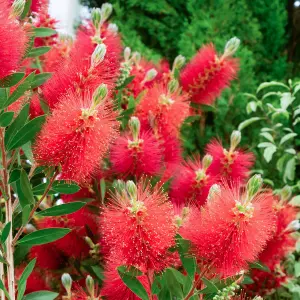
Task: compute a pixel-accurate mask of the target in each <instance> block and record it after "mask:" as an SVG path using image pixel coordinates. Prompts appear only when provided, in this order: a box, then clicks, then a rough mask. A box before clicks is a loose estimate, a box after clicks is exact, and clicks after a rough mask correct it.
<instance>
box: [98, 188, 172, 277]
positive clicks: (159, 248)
mask: <svg viewBox="0 0 300 300" xmlns="http://www.w3.org/2000/svg"><path fill="white" fill-rule="evenodd" d="M173 218H174V212H173V207H172V205H171V203H170V202H168V198H167V195H166V194H164V193H162V191H161V190H160V189H158V188H157V187H155V188H154V189H153V190H150V186H149V185H146V184H145V183H144V182H141V183H139V184H138V186H137V196H136V198H135V200H134V199H131V197H130V196H129V194H128V193H126V191H123V192H122V193H121V194H120V193H118V192H117V193H116V194H115V195H114V197H113V198H112V199H111V203H110V204H109V205H108V206H106V207H105V208H104V211H103V214H102V219H101V226H100V228H101V232H102V234H103V240H104V242H105V243H106V244H107V245H108V246H109V247H110V248H111V250H110V253H112V255H113V256H119V257H120V259H122V260H123V261H124V264H126V265H134V266H137V267H143V268H145V269H146V270H149V269H152V270H156V271H161V270H162V269H164V267H165V266H166V253H167V251H168V249H169V248H170V247H171V246H172V245H174V236H175V233H176V227H175V225H174V224H173Z"/></svg>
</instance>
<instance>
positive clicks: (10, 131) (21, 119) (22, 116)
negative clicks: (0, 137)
mask: <svg viewBox="0 0 300 300" xmlns="http://www.w3.org/2000/svg"><path fill="white" fill-rule="evenodd" d="M28 113H29V104H26V105H25V106H24V107H23V108H22V110H21V111H20V113H19V114H18V116H17V117H16V118H15V120H14V121H13V122H12V124H11V125H10V126H9V127H8V128H7V130H6V133H5V138H4V141H5V146H6V148H7V146H8V144H9V143H10V141H11V138H12V137H13V136H14V135H15V134H16V132H18V130H20V128H21V127H22V126H23V125H24V124H25V122H26V120H27V118H28Z"/></svg>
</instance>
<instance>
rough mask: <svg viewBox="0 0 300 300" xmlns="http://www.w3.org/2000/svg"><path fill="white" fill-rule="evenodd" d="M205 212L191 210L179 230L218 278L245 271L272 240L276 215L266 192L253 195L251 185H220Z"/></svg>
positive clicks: (271, 198) (269, 196) (271, 200)
mask: <svg viewBox="0 0 300 300" xmlns="http://www.w3.org/2000/svg"><path fill="white" fill-rule="evenodd" d="M220 188H221V189H220V192H217V193H214V195H213V198H211V199H210V200H209V201H208V202H207V204H206V206H204V209H203V210H202V211H201V212H200V211H195V210H194V211H193V214H192V215H191V216H190V217H189V220H188V222H186V223H185V225H184V226H183V227H182V228H181V235H182V236H183V237H184V238H186V239H189V240H190V241H191V242H192V244H193V245H194V247H195V253H196V255H197V257H198V259H203V260H204V262H205V263H206V264H207V265H208V266H211V267H212V268H213V269H215V270H216V271H217V272H218V273H220V275H221V276H224V277H226V276H231V275H234V274H236V273H238V272H240V271H241V270H243V269H246V268H247V262H253V261H255V260H256V259H257V258H258V254H259V253H260V252H261V251H262V250H263V248H264V247H265V246H266V242H267V241H268V240H269V239H270V238H271V237H272V234H273V233H274V229H275V226H274V225H275V220H276V218H275V214H274V211H273V210H272V204H273V201H274V199H273V196H272V194H271V193H269V192H260V191H258V193H256V194H254V193H253V191H254V190H253V189H252V186H250V188H249V186H248V189H247V190H245V191H241V187H240V186H239V185H237V186H234V187H229V186H228V185H227V184H223V185H222V186H221V187H220Z"/></svg>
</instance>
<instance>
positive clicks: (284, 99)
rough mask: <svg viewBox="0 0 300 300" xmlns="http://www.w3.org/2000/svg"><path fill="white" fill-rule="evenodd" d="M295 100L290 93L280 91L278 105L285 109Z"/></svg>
mask: <svg viewBox="0 0 300 300" xmlns="http://www.w3.org/2000/svg"><path fill="white" fill-rule="evenodd" d="M294 100H295V97H293V96H292V94H291V93H282V95H281V98H280V106H281V108H282V109H284V110H286V109H287V108H288V107H289V106H290V105H291V104H292V102H293V101H294Z"/></svg>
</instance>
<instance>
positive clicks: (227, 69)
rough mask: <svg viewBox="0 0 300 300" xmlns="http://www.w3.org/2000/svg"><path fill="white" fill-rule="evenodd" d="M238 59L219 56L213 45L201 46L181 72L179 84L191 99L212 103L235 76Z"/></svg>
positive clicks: (201, 102) (202, 102)
mask: <svg viewBox="0 0 300 300" xmlns="http://www.w3.org/2000/svg"><path fill="white" fill-rule="evenodd" d="M237 71H238V60H237V59H234V58H231V57H219V56H218V54H217V52H216V50H215V48H214V46H213V45H212V44H211V45H206V46H203V47H202V48H201V49H200V50H199V52H198V53H197V54H196V55H195V56H194V58H193V59H192V60H191V61H190V62H189V63H188V64H187V65H186V67H185V68H184V69H183V70H182V72H181V76H180V77H181V84H182V86H183V89H184V90H185V91H186V92H189V93H190V95H191V97H192V101H193V102H196V103H200V104H212V103H213V102H214V101H215V100H216V98H217V97H218V96H219V95H220V94H221V92H222V91H223V90H224V89H225V88H226V87H228V86H229V84H230V81H231V80H233V79H234V78H235V77H236V74H237Z"/></svg>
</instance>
